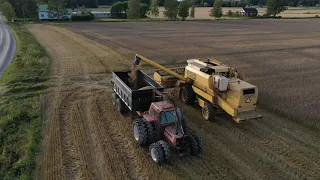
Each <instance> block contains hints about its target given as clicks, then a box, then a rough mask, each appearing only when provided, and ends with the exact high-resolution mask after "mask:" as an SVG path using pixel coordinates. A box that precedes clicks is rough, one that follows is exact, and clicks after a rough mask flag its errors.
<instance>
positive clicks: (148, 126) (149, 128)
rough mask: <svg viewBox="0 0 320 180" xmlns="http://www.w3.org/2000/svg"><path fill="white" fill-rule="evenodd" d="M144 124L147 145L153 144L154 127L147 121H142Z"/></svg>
mask: <svg viewBox="0 0 320 180" xmlns="http://www.w3.org/2000/svg"><path fill="white" fill-rule="evenodd" d="M142 122H143V123H144V124H145V127H146V129H147V136H148V137H147V143H148V144H150V143H153V142H154V140H155V137H156V132H155V130H154V126H153V124H152V123H151V122H148V121H142Z"/></svg>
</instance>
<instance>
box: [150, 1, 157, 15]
mask: <svg viewBox="0 0 320 180" xmlns="http://www.w3.org/2000/svg"><path fill="white" fill-rule="evenodd" d="M150 12H151V15H152V16H154V17H157V16H159V0H152V2H151V10H150Z"/></svg>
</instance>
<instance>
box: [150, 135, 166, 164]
mask: <svg viewBox="0 0 320 180" xmlns="http://www.w3.org/2000/svg"><path fill="white" fill-rule="evenodd" d="M149 151H150V156H151V159H152V160H153V161H154V162H155V163H157V164H159V165H162V164H163V163H164V162H165V160H164V154H163V150H162V146H161V143H160V141H158V142H155V143H153V144H151V145H150V147H149Z"/></svg>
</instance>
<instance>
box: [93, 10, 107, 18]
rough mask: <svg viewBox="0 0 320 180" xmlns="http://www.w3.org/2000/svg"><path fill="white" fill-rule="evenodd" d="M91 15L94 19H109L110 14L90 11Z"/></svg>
mask: <svg viewBox="0 0 320 180" xmlns="http://www.w3.org/2000/svg"><path fill="white" fill-rule="evenodd" d="M91 13H92V14H93V15H94V17H95V18H111V13H110V12H97V11H91Z"/></svg>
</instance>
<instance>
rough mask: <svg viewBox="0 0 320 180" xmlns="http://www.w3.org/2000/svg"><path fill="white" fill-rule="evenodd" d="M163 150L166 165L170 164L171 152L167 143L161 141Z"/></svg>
mask: <svg viewBox="0 0 320 180" xmlns="http://www.w3.org/2000/svg"><path fill="white" fill-rule="evenodd" d="M159 142H160V144H161V147H162V150H163V157H164V163H166V164H169V163H170V160H171V150H170V146H169V144H168V143H167V142H165V141H163V140H161V141H159Z"/></svg>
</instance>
